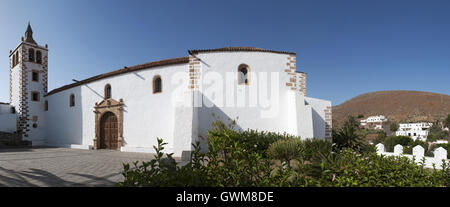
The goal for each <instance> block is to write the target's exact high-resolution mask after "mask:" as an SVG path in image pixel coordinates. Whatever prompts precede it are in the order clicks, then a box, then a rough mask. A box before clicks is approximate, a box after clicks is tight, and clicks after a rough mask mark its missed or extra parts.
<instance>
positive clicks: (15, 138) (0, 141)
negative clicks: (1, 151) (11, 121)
mask: <svg viewBox="0 0 450 207" xmlns="http://www.w3.org/2000/svg"><path fill="white" fill-rule="evenodd" d="M11 147H31V142H28V141H27V142H24V141H22V135H21V133H19V132H16V133H8V132H0V148H11Z"/></svg>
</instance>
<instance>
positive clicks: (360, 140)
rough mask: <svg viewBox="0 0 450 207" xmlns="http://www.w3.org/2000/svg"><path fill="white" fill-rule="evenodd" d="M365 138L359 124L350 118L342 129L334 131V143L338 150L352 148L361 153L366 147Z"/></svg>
mask: <svg viewBox="0 0 450 207" xmlns="http://www.w3.org/2000/svg"><path fill="white" fill-rule="evenodd" d="M364 136H365V135H364V132H363V131H362V130H361V129H360V128H359V124H358V122H356V120H355V119H354V118H353V117H351V116H350V117H349V118H348V120H347V121H346V122H345V123H344V125H343V126H342V127H341V128H339V129H336V130H333V143H334V144H335V146H336V148H337V150H342V149H347V148H350V149H353V150H355V151H358V152H359V151H361V150H362V149H363V148H364V146H365V145H366V143H365V141H364Z"/></svg>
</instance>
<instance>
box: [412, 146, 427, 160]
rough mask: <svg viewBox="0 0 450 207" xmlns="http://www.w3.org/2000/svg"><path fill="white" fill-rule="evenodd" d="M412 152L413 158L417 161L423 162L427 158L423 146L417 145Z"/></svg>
mask: <svg viewBox="0 0 450 207" xmlns="http://www.w3.org/2000/svg"><path fill="white" fill-rule="evenodd" d="M412 150H413V152H412V153H413V156H415V157H416V161H422V159H423V157H424V156H425V149H424V148H423V147H422V146H420V145H417V146H415V147H414V148H413V149H412Z"/></svg>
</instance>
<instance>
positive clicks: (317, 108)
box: [305, 97, 331, 138]
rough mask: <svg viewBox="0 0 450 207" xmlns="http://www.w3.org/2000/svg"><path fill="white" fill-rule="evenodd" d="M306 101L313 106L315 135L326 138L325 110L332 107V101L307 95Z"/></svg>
mask: <svg viewBox="0 0 450 207" xmlns="http://www.w3.org/2000/svg"><path fill="white" fill-rule="evenodd" d="M305 101H306V103H307V104H309V105H310V106H311V108H312V118H313V126H314V137H315V138H325V128H326V122H325V110H326V109H327V108H328V107H331V102H330V101H326V100H321V99H316V98H310V97H305Z"/></svg>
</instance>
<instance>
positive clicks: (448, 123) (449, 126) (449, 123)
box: [443, 114, 450, 139]
mask: <svg viewBox="0 0 450 207" xmlns="http://www.w3.org/2000/svg"><path fill="white" fill-rule="evenodd" d="M443 124H444V127H446V128H447V129H448V138H449V139H450V114H449V115H447V118H445V119H444V122H443Z"/></svg>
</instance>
